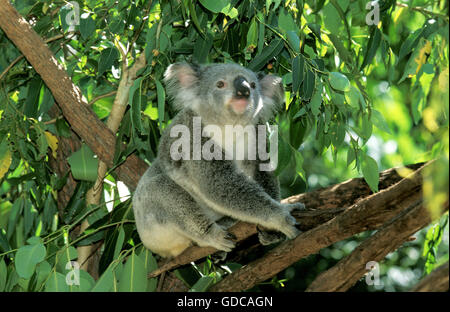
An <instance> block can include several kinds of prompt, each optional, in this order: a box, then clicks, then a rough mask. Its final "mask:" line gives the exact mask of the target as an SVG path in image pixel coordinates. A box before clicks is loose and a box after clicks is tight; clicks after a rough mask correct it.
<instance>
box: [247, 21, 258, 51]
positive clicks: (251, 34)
mask: <svg viewBox="0 0 450 312" xmlns="http://www.w3.org/2000/svg"><path fill="white" fill-rule="evenodd" d="M257 45H258V23H257V22H256V18H253V19H252V21H251V22H250V27H249V29H248V31H247V51H249V52H252V51H253V50H254V49H255V48H256V46H257Z"/></svg>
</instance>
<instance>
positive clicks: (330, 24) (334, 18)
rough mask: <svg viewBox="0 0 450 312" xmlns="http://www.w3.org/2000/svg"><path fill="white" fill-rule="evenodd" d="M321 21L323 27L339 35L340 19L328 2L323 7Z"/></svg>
mask: <svg viewBox="0 0 450 312" xmlns="http://www.w3.org/2000/svg"><path fill="white" fill-rule="evenodd" d="M322 13H323V22H324V24H325V27H326V28H327V29H328V30H329V31H330V32H331V33H333V34H336V35H339V34H340V32H341V31H340V28H341V27H342V20H341V17H340V16H339V13H338V11H337V10H336V8H335V7H334V6H333V5H332V4H331V3H330V2H329V3H327V4H326V5H325V6H324V7H323V9H322Z"/></svg>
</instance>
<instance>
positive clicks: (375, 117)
mask: <svg viewBox="0 0 450 312" xmlns="http://www.w3.org/2000/svg"><path fill="white" fill-rule="evenodd" d="M371 120H372V122H373V124H374V125H375V127H377V128H378V129H380V130H381V131H384V132H386V133H389V134H391V129H389V126H388V124H387V122H386V119H384V116H383V115H382V114H381V113H380V112H379V111H377V110H375V109H373V110H372V117H371Z"/></svg>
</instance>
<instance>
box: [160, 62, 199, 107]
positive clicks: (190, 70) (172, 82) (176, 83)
mask: <svg viewBox="0 0 450 312" xmlns="http://www.w3.org/2000/svg"><path fill="white" fill-rule="evenodd" d="M198 81H199V67H198V66H197V65H191V64H188V63H175V64H172V65H170V66H169V67H168V68H167V69H166V72H165V73H164V83H165V84H166V91H167V95H168V96H169V97H170V98H172V99H173V102H174V103H173V104H174V105H175V108H177V109H182V108H183V107H186V106H188V105H193V104H194V102H195V98H196V93H197V90H196V89H197V83H198Z"/></svg>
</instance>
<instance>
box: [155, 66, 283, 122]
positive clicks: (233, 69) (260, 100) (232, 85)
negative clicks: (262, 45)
mask: <svg viewBox="0 0 450 312" xmlns="http://www.w3.org/2000/svg"><path fill="white" fill-rule="evenodd" d="M164 81H165V83H166V87H167V94H168V95H169V97H170V98H172V100H173V102H174V105H175V107H176V108H178V109H182V108H184V107H189V108H191V109H192V110H194V111H195V112H197V113H198V114H199V115H200V116H202V117H205V118H207V119H208V118H209V119H210V120H215V121H217V120H220V121H221V122H223V123H228V122H230V123H233V122H236V121H244V122H249V123H252V122H255V121H256V120H260V121H266V120H267V119H269V118H270V117H271V116H272V115H273V113H274V111H276V110H278V109H279V108H280V107H281V105H282V103H283V99H284V92H283V86H282V84H281V78H279V77H277V76H274V75H256V74H255V73H254V72H252V71H251V70H248V69H246V68H244V67H242V66H240V65H237V64H210V65H202V66H198V65H191V64H187V63H176V64H172V65H170V66H169V67H168V68H167V70H166V72H165V74H164Z"/></svg>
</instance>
